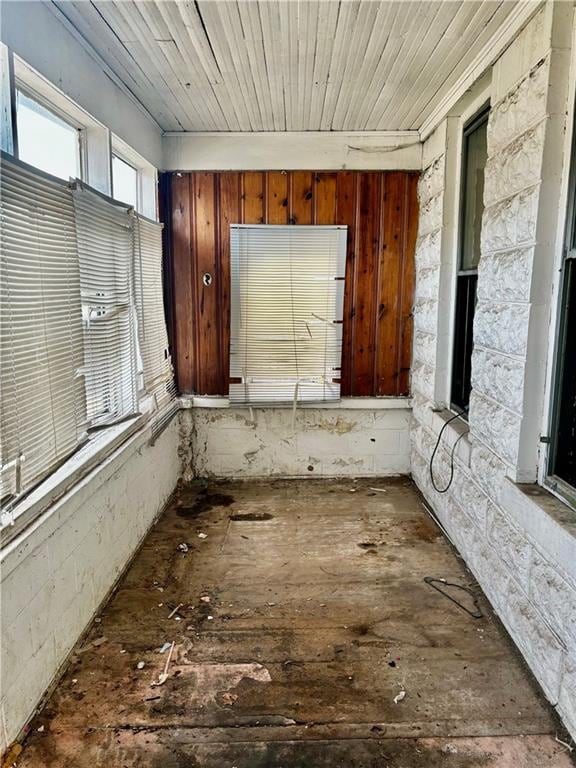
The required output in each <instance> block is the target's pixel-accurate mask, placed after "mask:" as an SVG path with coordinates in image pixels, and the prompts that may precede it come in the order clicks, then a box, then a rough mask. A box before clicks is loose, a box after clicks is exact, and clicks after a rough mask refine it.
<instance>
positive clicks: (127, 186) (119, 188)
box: [112, 155, 138, 208]
mask: <svg viewBox="0 0 576 768" xmlns="http://www.w3.org/2000/svg"><path fill="white" fill-rule="evenodd" d="M112 189H113V190H114V199H115V200H120V201H121V202H122V203H126V204H127V205H131V206H132V207H133V208H136V207H137V206H136V204H137V202H138V171H137V170H136V168H133V167H132V166H131V165H128V163H126V162H124V160H122V159H121V158H119V157H117V156H116V155H112Z"/></svg>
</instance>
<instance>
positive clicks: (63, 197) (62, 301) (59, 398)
mask: <svg viewBox="0 0 576 768" xmlns="http://www.w3.org/2000/svg"><path fill="white" fill-rule="evenodd" d="M1 184H2V196H1V202H0V211H1V236H2V240H1V250H0V259H1V272H0V302H1V303H0V401H1V406H0V408H1V418H0V443H1V449H0V450H1V471H0V486H1V487H0V499H6V498H7V497H14V496H18V495H19V494H20V493H22V492H24V491H26V490H27V489H28V488H30V487H31V486H32V485H34V484H35V483H37V482H38V480H40V479H41V478H42V477H44V476H45V475H47V474H48V473H49V472H50V471H51V470H52V469H53V468H54V467H56V466H57V465H58V464H59V463H60V462H61V461H62V460H63V459H65V458H66V457H67V456H68V455H69V454H70V453H72V452H73V451H74V450H75V449H76V448H77V446H78V445H79V444H80V443H81V442H82V441H83V440H84V439H85V432H86V408H85V398H84V381H83V378H82V376H81V375H80V373H81V368H82V365H83V340H82V310H81V304H80V275H79V269H78V253H77V248H76V231H75V226H74V204H73V201H72V192H71V190H70V189H69V187H68V186H67V185H65V184H64V183H59V182H58V181H56V180H53V179H49V178H47V177H45V176H43V175H41V174H38V173H35V172H33V171H29V170H26V169H24V168H23V167H21V166H19V165H16V164H13V163H11V162H8V161H4V160H3V162H2V169H1Z"/></svg>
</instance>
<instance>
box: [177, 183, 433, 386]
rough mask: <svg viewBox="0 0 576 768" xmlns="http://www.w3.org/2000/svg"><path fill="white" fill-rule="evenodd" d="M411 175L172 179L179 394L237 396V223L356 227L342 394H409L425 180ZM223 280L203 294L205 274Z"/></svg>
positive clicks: (351, 238)
mask: <svg viewBox="0 0 576 768" xmlns="http://www.w3.org/2000/svg"><path fill="white" fill-rule="evenodd" d="M417 179H418V176H417V174H414V173H406V172H382V171H374V172H364V171H338V172H311V171H295V172H289V173H281V172H276V171H274V172H269V173H261V172H251V171H248V172H243V173H230V172H223V173H191V174H187V175H180V176H178V175H173V176H172V188H171V192H172V216H171V228H172V232H171V235H172V237H171V238H168V242H171V248H172V253H171V258H172V259H173V262H174V263H173V270H172V271H173V280H174V286H173V294H174V307H173V308H172V309H173V315H174V318H175V322H174V326H175V331H174V336H173V346H174V348H175V360H176V370H177V376H178V384H179V388H180V390H181V391H182V392H196V393H198V394H200V393H202V394H221V395H226V394H228V377H229V348H230V224H234V223H240V224H242V223H244V224H260V223H268V224H286V223H288V222H289V221H292V222H295V223H296V224H312V223H314V224H345V225H347V227H348V244H347V254H346V282H345V287H344V314H343V317H344V325H343V345H342V371H341V391H342V395H343V396H347V395H357V396H374V395H403V394H408V385H409V368H410V355H411V344H412V299H413V290H414V248H415V241H416V227H417V218H418V212H417V198H416V183H417ZM206 272H209V273H210V274H212V276H213V281H212V284H211V286H204V285H203V283H202V276H203V275H204V274H205V273H206Z"/></svg>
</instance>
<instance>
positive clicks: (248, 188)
mask: <svg viewBox="0 0 576 768" xmlns="http://www.w3.org/2000/svg"><path fill="white" fill-rule="evenodd" d="M241 177H242V222H241V223H242V224H263V223H264V173H261V172H259V171H250V172H249V173H243V174H241Z"/></svg>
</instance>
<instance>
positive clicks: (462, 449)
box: [429, 408, 472, 467]
mask: <svg viewBox="0 0 576 768" xmlns="http://www.w3.org/2000/svg"><path fill="white" fill-rule="evenodd" d="M430 414H431V415H430V424H429V426H430V428H431V429H432V431H433V432H434V434H435V435H438V434H440V430H441V429H442V427H443V426H444V425H445V424H446V422H448V421H449V419H452V418H453V417H454V416H455V415H456V414H455V413H454V411H450V410H448V409H447V408H445V409H443V410H440V411H435V410H432V409H431V410H430ZM468 432H469V427H468V422H467V421H465V420H464V419H454V420H453V421H451V422H450V423H449V424H448V426H447V427H446V429H445V430H444V432H443V433H442V445H443V446H444V448H445V449H446V450H448V451H452V448H453V447H454V443H455V442H456V440H458V445H457V446H456V450H455V451H454V455H455V456H456V458H457V459H458V460H459V461H461V462H462V464H464V466H466V467H469V466H470V455H471V452H472V443H471V442H470V437H469V434H468Z"/></svg>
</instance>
